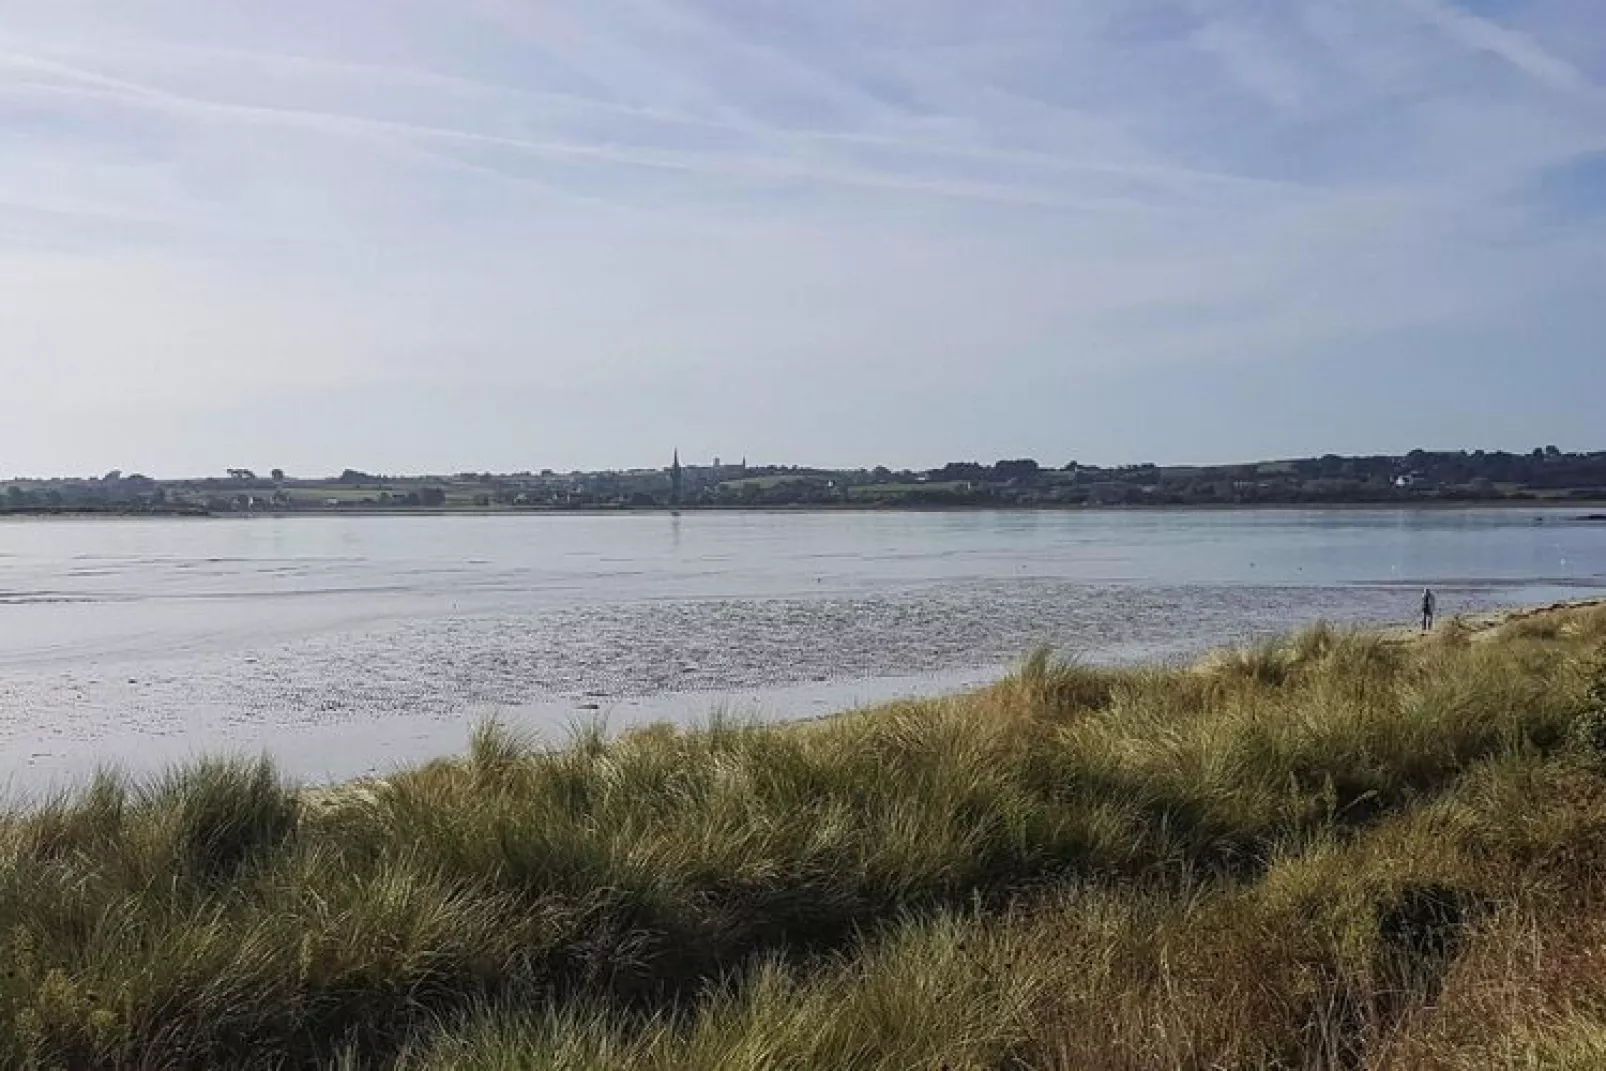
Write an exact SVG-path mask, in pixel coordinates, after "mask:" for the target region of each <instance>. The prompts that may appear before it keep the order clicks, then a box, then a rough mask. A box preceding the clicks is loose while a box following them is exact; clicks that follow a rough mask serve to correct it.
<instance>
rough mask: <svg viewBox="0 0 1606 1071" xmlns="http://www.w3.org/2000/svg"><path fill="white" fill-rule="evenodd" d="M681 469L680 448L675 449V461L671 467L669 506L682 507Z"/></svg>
mask: <svg viewBox="0 0 1606 1071" xmlns="http://www.w3.org/2000/svg"><path fill="white" fill-rule="evenodd" d="M683 478H684V477H683V474H682V471H681V468H680V447H678V446H677V447H675V460H674V461H672V462H671V463H670V465H669V504H670V505H671V506H678V505H680V488H681V483H682V480H683Z"/></svg>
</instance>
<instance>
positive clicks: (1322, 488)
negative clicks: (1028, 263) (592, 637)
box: [0, 446, 1606, 513]
mask: <svg viewBox="0 0 1606 1071" xmlns="http://www.w3.org/2000/svg"><path fill="white" fill-rule="evenodd" d="M0 495H3V497H0V512H12V513H22V512H35V513H37V512H58V511H60V512H66V511H72V512H79V511H106V512H129V511H140V512H170V513H182V512H210V513H221V512H299V511H355V510H385V511H393V510H394V511H404V510H443V509H450V510H461V511H476V510H485V511H492V510H503V511H506V510H573V509H587V510H595V509H608V510H629V509H665V508H670V507H679V508H686V509H743V508H760V509H773V508H777V507H813V508H906V509H918V508H937V507H942V508H955V507H975V508H1009V507H1027V508H1036V507H1043V508H1056V507H1058V508H1071V507H1089V506H1093V507H1098V506H1228V505H1300V504H1309V505H1333V504H1376V505H1390V504H1410V503H1434V502H1523V501H1530V502H1549V503H1556V502H1595V501H1606V452H1595V453H1587V454H1586V453H1576V454H1575V453H1564V452H1562V451H1561V450H1558V449H1557V448H1556V447H1554V446H1548V447H1542V448H1539V449H1536V450H1534V451H1532V452H1531V453H1526V454H1513V453H1507V452H1505V451H1499V450H1497V451H1484V450H1474V451H1471V452H1468V451H1465V450H1460V451H1443V452H1429V451H1424V450H1413V451H1412V452H1411V453H1409V454H1405V455H1402V456H1389V455H1376V456H1371V457H1341V456H1339V455H1337V454H1328V455H1326V456H1324V457H1313V458H1296V459H1292V460H1281V461H1255V462H1247V463H1243V464H1233V465H1171V466H1159V465H1148V464H1143V465H1123V466H1118V467H1113V468H1105V467H1099V466H1096V465H1081V464H1078V463H1076V462H1074V461H1073V462H1070V463H1069V464H1065V465H1061V466H1058V467H1050V466H1047V465H1043V464H1040V463H1039V462H1038V461H1036V460H1034V459H1031V458H1017V459H1012V460H1003V461H996V462H993V463H992V464H982V463H979V462H975V461H957V462H952V463H949V464H947V465H944V466H942V467H941V468H936V469H925V470H907V469H905V470H892V469H888V468H885V467H877V468H869V469H865V468H860V469H818V468H802V467H797V466H777V465H767V466H748V465H745V464H742V465H707V466H698V465H688V466H686V467H685V468H684V469H683V470H682V471H681V477H680V484H679V492H678V494H677V492H676V484H675V483H674V481H673V479H672V477H671V473H670V470H669V469H668V468H662V469H659V468H649V469H633V470H628V471H606V472H569V473H558V472H553V471H552V470H550V469H548V470H544V471H541V472H538V473H537V472H519V473H509V474H500V475H499V474H494V473H489V472H486V473H472V472H465V473H458V474H456V475H452V476H383V475H374V474H371V473H366V472H360V471H358V470H355V469H347V470H345V471H344V472H343V473H341V474H340V475H339V476H333V477H328V478H315V479H298V478H295V477H292V476H287V475H285V474H284V473H283V472H281V471H279V470H274V471H273V472H271V473H269V474H267V475H259V474H257V473H256V472H253V471H252V470H250V469H227V470H226V475H224V476H221V477H218V478H215V479H200V480H159V479H153V478H151V477H148V476H144V475H140V474H133V475H127V476H125V475H123V474H122V473H121V472H116V471H114V472H109V473H107V474H106V475H105V476H102V477H98V478H89V479H45V480H40V479H17V480H13V481H11V482H10V483H9V484H3V483H0Z"/></svg>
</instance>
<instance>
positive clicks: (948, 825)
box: [0, 611, 1606, 1071]
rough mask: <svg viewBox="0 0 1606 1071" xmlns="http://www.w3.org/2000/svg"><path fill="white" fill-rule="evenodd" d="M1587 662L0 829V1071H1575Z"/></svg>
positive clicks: (1450, 650) (1403, 660) (1038, 711)
mask: <svg viewBox="0 0 1606 1071" xmlns="http://www.w3.org/2000/svg"><path fill="white" fill-rule="evenodd" d="M1556 616H1558V617H1561V618H1563V619H1562V620H1559V621H1556V622H1554V623H1553V624H1554V628H1551V627H1550V626H1549V625H1547V626H1545V627H1543V628H1541V627H1538V626H1529V627H1524V628H1522V629H1517V630H1506V629H1502V630H1500V634H1499V635H1497V636H1495V637H1494V638H1492V639H1489V640H1487V641H1480V642H1477V643H1472V642H1462V640H1461V639H1459V638H1455V637H1451V638H1449V639H1443V638H1440V637H1435V638H1433V639H1431V640H1429V641H1425V642H1421V643H1413V644H1410V645H1401V644H1397V643H1389V642H1385V641H1383V640H1381V639H1379V638H1378V637H1375V636H1370V635H1366V634H1352V633H1344V632H1337V631H1334V630H1331V629H1326V628H1316V629H1312V630H1308V631H1307V632H1305V633H1302V634H1301V635H1299V636H1297V637H1294V638H1292V639H1291V640H1289V641H1287V642H1285V643H1280V644H1268V645H1265V646H1263V647H1260V648H1256V649H1255V650H1253V651H1249V652H1240V653H1238V654H1235V655H1227V656H1223V657H1220V658H1217V659H1215V660H1213V661H1212V662H1210V663H1209V664H1208V665H1206V666H1204V667H1202V668H1200V669H1197V670H1175V671H1172V670H1131V671H1108V670H1094V669H1089V668H1085V667H1078V666H1074V665H1060V664H1056V663H1054V662H1053V661H1052V660H1051V659H1050V658H1048V656H1047V655H1036V656H1034V657H1033V658H1031V659H1029V660H1028V661H1027V662H1026V663H1025V664H1024V665H1023V667H1022V668H1021V670H1020V671H1019V672H1018V673H1017V674H1015V675H1014V676H1012V677H1011V678H1010V679H1009V680H1007V681H1005V682H1002V683H1001V684H999V685H998V686H996V687H994V688H992V689H989V690H987V691H984V692H982V693H978V694H977V695H974V696H967V697H960V698H955V699H948V700H940V701H933V702H923V703H906V704H900V705H897V706H894V707H890V708H887V709H884V710H881V711H876V712H871V713H868V714H863V715H856V716H852V717H845V718H842V719H838V720H835V721H832V722H828V723H821V724H817V725H813V726H809V727H807V728H799V729H760V728H753V727H746V726H734V725H715V726H712V727H710V728H708V729H706V730H703V731H698V732H679V731H675V730H672V729H669V728H665V727H659V728H656V729H653V730H649V731H643V732H639V733H634V734H631V735H628V736H626V737H624V738H622V739H619V740H615V741H611V742H610V741H607V740H605V739H603V738H602V737H601V736H600V735H598V734H594V733H592V734H582V735H580V736H579V737H578V738H577V739H575V740H574V741H573V745H572V746H571V747H570V748H569V749H567V750H565V751H563V752H560V753H545V752H541V751H539V750H537V749H534V748H532V747H531V746H529V744H528V743H527V742H523V741H520V740H518V739H516V738H514V737H512V736H510V735H509V734H507V733H504V732H501V731H499V730H496V729H495V728H494V727H487V728H486V729H485V730H483V731H482V732H481V733H479V734H478V735H477V736H476V739H475V741H474V744H473V747H472V749H471V752H470V754H469V755H468V756H467V757H466V758H465V759H463V760H461V761H456V762H440V763H436V764H433V765H430V766H426V767H422V768H419V769H416V770H413V771H410V772H407V773H405V774H402V775H400V776H398V777H396V778H393V779H392V780H390V781H388V782H387V783H385V784H382V785H374V786H370V787H369V788H368V789H366V790H365V791H362V792H350V793H341V794H332V795H326V796H325V797H323V798H322V799H321V800H320V801H319V804H318V805H317V806H308V805H307V804H306V800H305V797H304V796H303V795H301V794H300V793H298V792H297V791H295V789H294V787H293V786H288V785H285V784H283V783H281V782H280V780H279V779H278V778H277V777H276V776H275V775H274V773H273V771H272V770H271V769H270V768H268V767H266V766H264V765H262V764H255V763H251V764H246V763H209V764H203V765H200V766H196V767H192V768H189V769H187V770H182V771H178V772H175V773H174V774H172V775H170V776H169V777H167V778H164V779H162V780H160V781H159V782H158V783H156V784H153V785H150V786H129V785H127V784H125V783H123V782H122V781H121V780H120V779H118V778H116V777H114V776H110V775H107V776H103V777H102V778H100V779H98V780H97V781H96V782H95V784H94V785H93V786H91V787H90V788H89V789H88V790H87V791H85V792H84V793H82V794H80V795H79V796H77V797H74V798H72V799H63V800H60V801H56V802H55V803H53V804H51V805H49V806H46V807H42V808H38V809H35V810H33V811H30V812H28V813H24V814H18V815H15V816H13V817H11V818H9V819H5V820H0V963H3V964H6V965H7V966H6V967H5V968H4V969H3V970H0V1066H8V1067H11V1066H15V1067H41V1068H42V1067H57V1066H60V1067H128V1068H167V1067H215V1066H229V1067H314V1066H330V1065H335V1066H343V1067H349V1068H359V1067H380V1066H393V1065H397V1064H400V1065H401V1066H405V1067H411V1068H446V1067H468V1068H473V1067H485V1068H493V1067H494V1068H515V1067H531V1068H574V1069H582V1068H585V1069H590V1068H598V1069H600V1068H631V1067H640V1068H713V1067H718V1068H733V1069H738V1068H752V1069H755V1071H756V1069H760V1068H775V1069H780V1068H821V1069H824V1068H866V1069H872V1068H887V1069H892V1068H927V1067H929V1068H940V1067H948V1068H956V1069H957V1068H1026V1067H1033V1068H1036V1067H1041V1068H1081V1067H1088V1068H1095V1067H1097V1068H1104V1067H1111V1068H1123V1067H1127V1068H1146V1067H1201V1068H1203V1067H1313V1068H1314V1067H1335V1068H1336V1067H1360V1066H1376V1067H1391V1068H1392V1067H1402V1068H1403V1067H1417V1066H1442V1067H1445V1068H1460V1067H1475V1066H1567V1064H1566V1061H1568V1060H1571V1061H1574V1064H1575V1065H1576V1066H1589V1065H1588V1063H1587V1060H1588V1059H1589V1058H1590V1056H1591V1055H1592V1054H1598V1053H1599V1052H1600V1051H1601V1049H1600V1046H1601V1044H1602V1041H1603V1039H1606V1028H1603V1027H1602V1026H1600V1025H1599V1024H1601V1023H1606V1019H1601V1018H1600V1015H1601V1014H1602V1013H1603V1011H1606V984H1601V983H1597V982H1596V981H1594V978H1595V977H1596V976H1597V975H1598V974H1599V972H1598V971H1594V972H1593V973H1592V970H1591V967H1592V965H1593V964H1594V963H1595V961H1594V960H1593V959H1592V958H1591V957H1592V956H1594V955H1595V954H1596V949H1598V948H1599V947H1600V941H1599V940H1598V937H1599V936H1600V935H1601V934H1603V933H1606V898H1603V897H1602V896H1601V895H1600V894H1601V893H1602V891H1603V890H1602V887H1601V875H1602V874H1603V873H1606V870H1603V869H1602V863H1603V859H1602V857H1601V856H1600V853H1601V851H1602V850H1603V849H1606V779H1603V777H1602V775H1601V773H1600V771H1601V770H1602V769H1606V763H1603V762H1602V755H1601V752H1600V750H1599V748H1598V747H1597V738H1598V737H1599V738H1603V739H1606V734H1601V733H1596V732H1595V731H1594V728H1595V727H1596V726H1597V725H1598V724H1599V723H1603V722H1606V711H1602V710H1600V709H1597V708H1598V707H1599V705H1600V702H1601V696H1602V695H1606V691H1603V689H1606V684H1603V683H1602V682H1603V681H1606V670H1603V667H1602V664H1601V662H1600V661H1599V656H1598V654H1597V645H1598V644H1599V643H1600V642H1601V637H1602V635H1603V634H1606V618H1602V617H1601V615H1600V614H1598V613H1595V612H1592V611H1591V612H1579V613H1570V614H1562V615H1556ZM1535 950H1539V951H1535ZM1558 963H1559V964H1566V965H1568V966H1567V967H1566V969H1564V970H1562V971H1560V972H1559V980H1557V979H1558V976H1557V973H1556V972H1554V971H1551V970H1550V967H1551V966H1553V965H1554V964H1558ZM1524 1061H1526V1062H1524ZM1547 1061H1548V1062H1547Z"/></svg>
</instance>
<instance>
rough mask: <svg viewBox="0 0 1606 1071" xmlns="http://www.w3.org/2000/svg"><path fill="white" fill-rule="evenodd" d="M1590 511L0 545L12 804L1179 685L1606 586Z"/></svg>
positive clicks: (370, 525) (767, 525) (769, 522)
mask: <svg viewBox="0 0 1606 1071" xmlns="http://www.w3.org/2000/svg"><path fill="white" fill-rule="evenodd" d="M1578 512H1579V511H1577V510H1560V511H1557V510H1549V511H1547V510H1467V511H1460V510H1457V511H1447V510H1439V511H1371V510H1365V511H1361V510H1355V511H1235V512H1201V511H1189V512H1185V511H1175V512H1171V511H1159V512H1110V513H1101V512H1083V513H916V514H898V513H862V514H848V513H831V514H780V513H770V514H766V513H731V514H688V515H686V516H684V517H680V518H675V517H670V516H667V515H661V514H626V515H615V516H487V517H465V516H448V517H438V516H427V517H316V518H287V519H270V518H252V519H238V520H233V519H228V520H15V521H6V522H0V785H6V784H9V785H10V786H11V787H12V788H13V790H22V791H33V790H37V789H38V788H41V787H44V786H48V785H52V784H60V783H66V782H71V781H75V780H78V779H81V778H82V776H83V775H84V774H85V773H87V772H88V771H89V770H91V769H93V767H94V766H95V765H96V764H97V763H101V762H116V763H119V764H121V765H124V766H127V767H130V768H132V769H136V770H144V769H150V768H153V767H158V766H161V765H165V764H166V763H168V762H170V761H172V760H174V759H176V758H182V757H185V756H188V755H191V754H195V753H198V752H216V751H219V750H233V751H238V750H247V751H260V750H263V749H267V750H270V751H272V752H273V753H274V754H276V755H277V756H279V757H280V759H281V760H282V761H283V762H284V764H285V765H286V766H287V768H289V769H290V770H292V771H293V772H295V773H296V774H298V775H301V776H303V777H306V778H309V779H320V778H326V777H343V776H350V775H353V774H358V773H365V772H370V771H373V770H383V769H385V768H388V767H390V766H393V765H396V764H398V763H401V762H405V761H409V760H414V759H418V758H422V757H427V756H431V755H435V754H439V753H441V752H444V751H451V750H456V749H458V748H460V747H461V746H462V744H463V741H464V740H465V739H466V735H467V729H468V727H469V725H471V724H472V723H473V721H475V720H476V719H478V718H479V717H482V716H484V715H485V714H487V713H498V714H501V715H503V716H504V717H506V718H507V720H509V721H512V722H515V723H517V724H521V725H526V726H529V727H532V728H537V729H540V730H542V731H544V732H545V733H546V734H548V735H550V736H553V737H555V738H561V736H562V734H563V733H564V732H565V731H566V729H567V727H569V726H571V725H572V724H574V723H576V722H577V721H581V720H585V719H589V718H595V717H606V718H607V719H608V722H609V724H610V725H613V726H623V725H627V724H631V723H635V722H641V721H648V720H658V719H662V718H670V719H676V720H690V719H696V718H700V717H704V716H706V715H707V714H709V713H710V712H711V711H713V710H715V709H723V710H727V711H731V712H735V713H738V714H742V715H754V716H761V717H773V718H793V717H802V716H808V715H812V714H818V713H823V712H827V711H830V710H835V709H840V708H842V707H846V706H851V705H854V704H855V703H861V702H869V701H873V700H877V699H882V698H887V697H891V696H896V695H904V694H917V693H924V692H931V691H936V690H941V689H946V688H952V687H957V686H962V685H965V684H969V683H974V682H979V681H982V680H985V679H988V678H989V677H992V676H995V675H996V674H997V673H998V671H999V669H1000V668H1001V667H1002V666H1003V665H1004V664H1006V663H1007V662H1008V661H1009V660H1011V659H1013V658H1015V657H1016V656H1017V655H1019V654H1020V653H1021V652H1023V651H1024V650H1026V649H1027V648H1029V647H1031V646H1033V645H1036V644H1039V643H1048V644H1052V645H1053V646H1055V647H1056V648H1059V649H1061V650H1063V651H1066V652H1070V653H1074V654H1076V655H1078V656H1080V657H1083V658H1085V659H1088V660H1091V661H1117V660H1125V659H1135V658H1153V657H1162V658H1164V657H1182V656H1185V655H1189V654H1192V653H1195V652H1197V651H1199V650H1200V649H1202V648H1205V647H1209V646H1213V645H1216V644H1219V643H1222V642H1228V641H1234V640H1241V639H1246V638H1250V637H1253V636H1256V635H1260V634H1264V633H1266V632H1269V631H1274V630H1278V629H1282V628H1286V627H1289V626H1291V625H1294V624H1298V623H1303V622H1305V621H1308V620H1310V619H1312V618H1315V617H1327V618H1329V619H1331V620H1335V621H1344V622H1351V621H1353V622H1367V623H1372V622H1383V621H1400V620H1406V619H1409V618H1410V617H1411V615H1412V613H1413V612H1414V610H1415V606H1416V599H1417V592H1418V590H1419V589H1420V588H1421V587H1422V586H1423V585H1424V584H1431V585H1432V586H1434V587H1435V588H1436V589H1438V591H1439V593H1440V607H1441V612H1445V613H1454V612H1456V611H1458V610H1464V609H1465V610H1470V609H1479V608H1487V607H1494V606H1502V605H1520V604H1528V603H1535V602H1541V601H1550V600H1553V599H1562V598H1580V597H1585V596H1588V595H1590V594H1593V593H1595V592H1596V591H1598V590H1599V589H1600V588H1602V587H1606V525H1601V524H1592V523H1588V522H1582V521H1579V520H1577V519H1576V514H1577V513H1578Z"/></svg>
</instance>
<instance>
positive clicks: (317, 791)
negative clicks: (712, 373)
mask: <svg viewBox="0 0 1606 1071" xmlns="http://www.w3.org/2000/svg"><path fill="white" fill-rule="evenodd" d="M1601 608H1606V596H1597V597H1594V598H1588V599H1575V600H1563V601H1560V602H1552V603H1544V604H1540V605H1535V606H1519V607H1510V608H1507V609H1502V610H1486V611H1478V612H1476V613H1471V614H1461V615H1455V616H1451V617H1444V618H1441V619H1440V620H1438V621H1436V622H1435V623H1434V627H1433V629H1432V630H1431V631H1427V632H1424V631H1422V630H1421V629H1420V628H1418V627H1415V626H1412V625H1384V626H1376V627H1363V628H1358V629H1355V630H1354V631H1355V632H1356V633H1358V634H1360V635H1367V636H1376V637H1377V638H1379V639H1380V640H1382V641H1383V642H1384V643H1385V644H1387V645H1388V646H1390V647H1396V648H1406V649H1409V648H1413V647H1419V646H1422V645H1425V644H1428V643H1431V642H1433V641H1434V640H1435V639H1436V638H1438V637H1442V636H1444V635H1445V634H1446V632H1447V630H1449V629H1451V628H1456V629H1459V630H1460V632H1461V634H1462V635H1463V636H1464V637H1465V638H1466V640H1467V642H1469V643H1475V644H1476V643H1486V642H1489V641H1491V640H1494V639H1495V638H1496V637H1498V636H1499V635H1501V631H1502V630H1503V629H1504V628H1505V627H1506V626H1507V625H1512V624H1515V623H1517V622H1527V621H1538V620H1541V619H1543V618H1546V617H1552V616H1565V615H1571V614H1575V613H1579V612H1582V611H1587V610H1593V609H1601ZM1320 623H1321V622H1320V621H1319V620H1313V621H1309V622H1306V624H1305V625H1304V626H1303V627H1305V628H1310V627H1313V626H1315V625H1318V624H1320ZM1296 631H1297V630H1296ZM1292 634H1293V633H1292V632H1290V633H1285V634H1284V636H1283V637H1282V638H1286V637H1287V636H1289V635H1292ZM1238 649H1241V647H1235V646H1234V645H1231V644H1223V645H1218V646H1215V647H1212V648H1210V649H1208V650H1206V651H1204V652H1202V653H1200V654H1199V655H1197V656H1195V657H1193V658H1192V659H1190V660H1188V661H1187V662H1185V663H1179V664H1177V665H1174V666H1168V665H1167V664H1165V663H1162V662H1154V661H1144V662H1139V663H1135V664H1134V665H1133V666H1132V667H1126V668H1161V669H1165V668H1169V669H1175V670H1180V671H1182V672H1184V673H1197V672H1205V671H1209V670H1211V669H1213V668H1215V667H1216V665H1217V664H1218V663H1219V660H1220V658H1221V656H1222V655H1223V654H1224V653H1226V652H1229V651H1233V650H1238ZM1010 672H1012V671H1006V672H1005V674H1004V675H1003V676H1000V677H998V678H996V679H992V680H987V681H984V682H982V683H980V684H977V685H976V686H974V687H971V688H962V689H959V690H956V691H950V692H943V693H939V694H935V695H930V696H923V697H919V698H906V699H894V700H889V701H885V702H876V703H870V704H866V705H864V706H860V707H852V708H848V709H844V710H834V711H828V712H825V713H820V714H813V715H809V716H807V717H801V718H792V719H789V720H786V721H774V722H765V723H762V725H761V728H762V729H763V730H765V731H782V732H787V731H792V730H802V731H809V730H817V729H819V728H822V727H826V726H830V725H833V724H837V723H839V722H841V721H843V720H844V719H848V718H858V717H874V716H876V714H877V713H879V712H883V711H887V710H893V709H907V708H908V707H909V706H911V705H915V706H919V705H922V704H940V703H948V702H952V701H954V700H961V699H965V698H967V697H970V698H973V697H977V696H981V695H985V694H986V693H988V692H990V691H994V690H996V689H998V688H1000V687H1002V686H1004V685H1005V684H1006V683H1007V681H1008V678H1009V673H1010ZM491 724H499V723H498V722H497V721H496V719H494V718H493V719H492V720H491ZM661 725H673V723H670V722H648V723H644V724H642V725H637V726H632V727H631V728H630V729H628V730H626V732H636V733H641V732H646V733H650V732H653V731H655V729H656V728H658V727H659V726H661ZM675 728H676V731H678V732H691V733H696V732H699V731H702V730H703V728H705V727H704V726H697V725H694V726H689V727H688V726H675ZM552 750H554V751H562V750H563V747H562V746H559V747H555V748H553V749H552ZM466 757H467V756H466V753H450V754H443V755H437V756H435V757H434V758H430V759H425V760H423V761H422V762H418V763H415V764H413V765H411V766H407V767H403V768H401V769H399V770H397V771H394V772H393V773H392V774H389V775H383V774H373V775H368V776H363V777H353V778H347V779H345V780H339V781H331V782H325V783H321V784H315V785H303V786H301V788H300V790H299V795H300V797H301V799H302V801H303V802H304V803H306V804H307V805H308V806H310V807H313V808H315V809H318V810H327V809H330V808H334V807H339V806H343V805H345V804H347V803H350V802H361V801H363V800H371V799H372V798H373V794H374V793H375V792H382V791H384V790H385V788H386V787H387V786H388V785H389V783H390V779H391V777H392V776H396V775H400V774H405V773H408V772H410V771H411V770H414V769H418V768H420V767H423V766H432V765H436V764H440V763H445V764H447V765H457V764H459V763H461V762H463V761H465V759H466Z"/></svg>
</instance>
